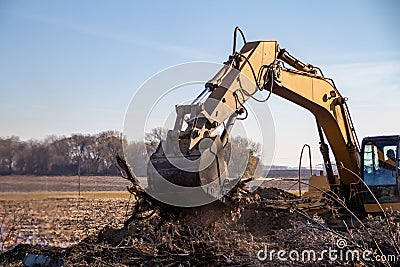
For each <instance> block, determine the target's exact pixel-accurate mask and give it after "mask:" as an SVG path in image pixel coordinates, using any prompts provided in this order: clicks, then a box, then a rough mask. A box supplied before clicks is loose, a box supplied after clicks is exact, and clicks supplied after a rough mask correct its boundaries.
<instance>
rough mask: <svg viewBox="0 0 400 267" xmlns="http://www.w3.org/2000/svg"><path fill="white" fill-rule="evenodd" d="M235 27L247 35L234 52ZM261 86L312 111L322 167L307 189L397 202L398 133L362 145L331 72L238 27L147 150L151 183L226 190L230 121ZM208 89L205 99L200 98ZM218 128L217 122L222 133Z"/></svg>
mask: <svg viewBox="0 0 400 267" xmlns="http://www.w3.org/2000/svg"><path fill="white" fill-rule="evenodd" d="M237 33H240V34H241V36H242V38H243V42H244V45H243V47H242V48H241V49H240V51H239V52H237V51H236V39H237ZM262 90H265V91H267V92H268V94H269V95H271V94H275V95H277V96H280V97H282V98H284V99H286V100H288V101H291V102H293V103H295V104H297V105H299V106H301V107H303V108H305V109H307V110H309V111H310V112H311V113H312V114H313V115H314V116H315V119H316V126H317V130H318V134H319V138H320V140H319V142H320V151H321V154H322V157H323V160H324V167H325V174H324V173H322V172H321V173H320V174H319V175H314V176H312V177H310V180H309V192H308V193H309V194H312V193H313V192H314V193H315V192H321V191H325V190H331V191H332V192H335V193H337V194H338V195H340V197H342V198H343V199H345V200H346V204H347V205H349V206H350V207H352V208H359V209H363V210H364V211H365V212H379V211H380V207H379V206H378V204H377V202H379V203H380V205H381V206H382V207H383V208H392V209H393V210H400V157H399V155H400V145H399V144H400V136H399V135H393V136H375V137H366V138H364V139H363V141H362V144H361V146H360V145H359V142H358V138H357V135H356V132H355V129H354V126H353V122H352V119H351V116H350V112H349V108H348V106H347V104H346V100H347V99H346V98H345V97H343V96H342V95H341V93H340V92H339V91H338V89H337V88H336V86H335V83H334V81H333V80H332V79H330V78H327V77H325V76H324V74H323V73H322V71H321V69H320V68H318V67H316V66H313V65H311V64H305V63H303V62H301V61H300V60H298V59H297V58H295V57H293V56H292V55H291V54H289V53H288V52H287V51H286V50H285V49H282V48H280V47H279V45H278V43H277V41H255V42H246V40H245V37H244V34H243V32H242V31H241V30H240V29H239V28H236V29H235V31H234V45H233V52H232V55H230V56H229V59H228V60H227V62H225V63H224V66H223V68H222V69H221V70H220V71H219V72H218V73H217V74H216V75H215V76H214V77H213V78H212V79H211V80H209V81H208V82H207V83H206V84H205V89H204V91H203V92H202V93H201V94H200V96H199V97H198V98H197V99H196V100H195V101H193V103H192V104H190V105H178V106H176V112H177V117H176V122H175V126H174V128H173V129H171V130H170V131H168V134H167V138H166V140H163V141H162V142H160V144H159V146H158V148H157V150H156V151H155V152H154V153H153V154H152V155H151V157H150V161H149V165H148V184H149V188H150V190H152V191H153V193H155V194H170V195H171V196H172V197H179V192H178V191H179V190H177V189H176V188H190V187H199V186H200V187H204V186H206V185H211V184H213V186H212V187H209V188H206V189H204V192H205V194H208V195H212V196H213V197H214V198H215V199H217V198H219V197H221V195H223V194H225V193H226V192H225V191H223V189H222V187H223V186H224V185H225V184H226V183H227V181H229V182H232V180H230V178H229V176H230V175H229V173H228V168H227V166H228V164H229V158H230V153H231V152H230V150H231V149H230V143H229V134H230V132H231V130H232V127H233V125H234V123H235V121H236V120H237V119H240V118H243V117H246V116H247V109H246V107H245V105H244V103H245V102H246V101H248V100H249V99H256V100H257V101H266V100H267V99H268V98H266V99H263V100H260V99H257V98H256V97H255V94H256V93H257V92H258V91H262ZM205 96H206V97H207V98H206V100H205V101H203V102H199V101H198V100H199V99H200V97H203V98H204V97H205ZM217 128H219V129H221V128H222V129H223V130H222V133H220V131H216V129H217ZM219 133H220V134H219ZM294 138H295V136H294ZM206 141H207V142H206ZM330 149H331V150H332V154H333V156H334V159H335V163H336V166H337V174H335V172H334V170H333V167H332V163H331V159H330V151H329V150H330ZM216 181H217V182H216ZM234 182H237V180H234ZM175 185H177V187H175Z"/></svg>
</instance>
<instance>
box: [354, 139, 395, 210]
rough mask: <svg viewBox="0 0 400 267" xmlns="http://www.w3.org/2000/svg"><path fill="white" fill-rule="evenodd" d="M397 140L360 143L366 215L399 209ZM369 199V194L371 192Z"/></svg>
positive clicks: (373, 140)
mask: <svg viewBox="0 0 400 267" xmlns="http://www.w3.org/2000/svg"><path fill="white" fill-rule="evenodd" d="M399 146H400V136H398V135H396V136H377V137H366V138H364V140H363V143H362V169H361V170H362V171H361V175H362V178H363V180H364V182H365V184H366V185H367V186H368V187H369V189H370V190H368V188H366V187H365V189H364V190H363V191H364V208H365V211H366V212H379V211H381V210H380V208H379V206H378V204H377V201H376V200H378V201H379V203H380V204H381V205H382V207H383V208H392V209H394V210H399V208H400V153H399V152H400V147H399ZM370 191H371V192H372V193H373V195H372V194H371V192H370Z"/></svg>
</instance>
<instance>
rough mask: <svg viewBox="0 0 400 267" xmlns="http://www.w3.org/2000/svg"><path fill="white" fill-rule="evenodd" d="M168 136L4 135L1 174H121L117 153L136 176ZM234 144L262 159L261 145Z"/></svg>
mask: <svg viewBox="0 0 400 267" xmlns="http://www.w3.org/2000/svg"><path fill="white" fill-rule="evenodd" d="M165 135H166V130H165V129H162V128H155V129H153V130H152V131H151V132H149V133H147V134H146V135H145V139H144V141H133V142H129V143H128V142H127V141H126V139H124V138H123V136H122V134H121V133H120V132H118V131H104V132H100V133H97V134H73V135H71V136H68V137H66V136H49V137H47V138H45V139H44V140H28V141H22V140H20V138H19V137H17V136H11V137H0V175H38V176H39V175H50V176H51V175H54V176H55V175H66V176H71V175H78V174H80V175H119V171H118V169H117V167H116V160H115V156H116V155H124V156H125V158H126V160H127V161H128V162H129V163H130V164H131V166H132V167H133V168H134V171H135V173H136V175H138V176H146V170H147V158H148V156H147V155H150V153H152V152H153V151H155V149H156V148H157V145H158V143H159V141H160V140H161V139H163V138H165ZM232 143H233V144H234V145H233V146H232V147H233V150H232V152H233V151H234V154H233V155H238V154H239V153H240V154H241V153H249V156H250V161H249V163H250V165H254V164H255V163H256V162H257V161H258V160H257V158H258V157H259V154H260V146H259V144H257V143H255V142H253V141H251V140H248V139H245V138H241V137H236V138H232ZM123 148H124V151H123ZM123 152H124V153H123ZM232 158H233V160H234V159H235V158H236V156H234V157H232ZM253 167H254V166H249V170H250V169H251V168H253ZM249 170H246V171H247V172H248V171H249Z"/></svg>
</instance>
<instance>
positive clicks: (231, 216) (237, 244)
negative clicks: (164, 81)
mask: <svg viewBox="0 0 400 267" xmlns="http://www.w3.org/2000/svg"><path fill="white" fill-rule="evenodd" d="M99 179H101V178H99ZM115 179H116V181H118V182H120V180H121V178H115ZM89 180H90V179H88V181H89ZM122 181H123V180H122ZM109 182H110V181H109ZM54 188H56V187H54ZM130 190H131V191H132V190H133V188H131V189H130ZM235 190H236V191H234V192H232V193H231V194H230V195H229V196H228V197H229V199H226V200H229V201H224V203H215V204H210V205H208V206H205V207H202V208H200V209H199V208H197V209H170V208H166V207H165V206H157V204H155V203H151V204H149V205H147V206H146V208H147V210H146V209H145V210H144V213H145V214H149V213H150V212H152V211H154V213H153V215H152V216H150V217H148V218H146V219H138V218H139V214H136V215H137V216H136V217H135V216H134V217H133V218H134V219H133V220H132V222H131V223H130V224H129V225H125V227H124V222H125V220H126V219H127V216H126V214H127V204H128V201H129V194H127V193H121V192H107V193H105V192H85V193H83V195H82V197H81V198H78V197H76V193H75V195H71V193H68V192H64V193H57V194H54V193H34V192H33V193H25V194H17V195H20V196H21V195H22V197H19V198H18V197H15V195H14V197H11V195H10V194H8V195H7V194H2V196H0V199H2V200H0V212H1V213H0V214H1V215H0V223H1V224H2V226H3V227H4V233H3V235H2V241H3V246H4V248H6V249H11V248H12V249H11V250H8V251H5V252H4V253H3V254H0V263H3V265H4V266H22V260H23V259H24V257H25V255H26V254H27V253H33V254H36V255H47V256H51V257H53V258H59V259H63V260H64V262H65V266H137V265H143V266H160V265H163V266H179V264H181V266H206V265H213V266H238V265H240V266H257V265H267V266H309V265H314V266H338V265H341V266H354V264H355V262H353V261H330V260H329V259H327V258H324V259H322V260H321V261H317V262H314V261H307V260H306V261H292V262H290V261H288V262H286V261H279V260H277V259H276V257H275V259H274V261H269V260H266V261H260V260H259V259H257V253H258V251H259V250H260V249H264V248H265V246H267V248H268V251H272V250H276V251H277V250H281V249H284V250H286V251H290V250H294V249H296V250H298V251H302V250H312V249H313V250H316V251H321V250H323V249H328V248H336V241H337V240H338V239H339V238H343V239H345V240H346V241H347V244H348V247H349V248H351V249H356V250H358V251H360V252H362V251H363V250H365V249H372V250H373V251H374V253H375V254H376V255H380V254H385V255H399V246H398V244H399V243H400V237H399V234H400V225H399V222H400V216H399V215H398V214H397V213H390V212H389V213H388V218H384V217H368V218H364V219H362V223H363V224H364V225H363V226H359V225H357V227H353V226H352V225H351V223H348V225H347V227H348V229H346V225H343V224H341V228H340V229H338V228H335V227H333V226H334V225H332V224H331V222H332V221H335V222H340V221H341V220H345V221H346V222H351V221H352V220H349V218H344V217H342V218H336V220H333V217H334V216H333V213H334V212H335V210H332V211H330V212H327V213H326V214H324V215H321V216H313V214H312V213H308V214H307V213H304V212H303V211H302V210H299V209H296V208H293V207H292V208H288V206H286V207H285V208H281V209H277V208H274V207H272V206H271V203H275V202H277V201H283V200H287V201H289V203H290V201H297V200H298V198H297V196H295V195H292V194H290V193H287V192H285V191H283V190H280V189H274V188H264V189H258V190H256V191H255V192H252V193H249V192H245V191H243V190H242V189H240V188H236V189H235ZM133 193H135V194H139V195H140V194H141V192H133ZM49 194H50V195H49ZM133 199H134V198H132V199H131V200H130V202H129V204H130V206H129V207H128V210H129V211H132V209H133V207H134V206H135V204H137V203H139V202H136V203H135V202H134V201H133ZM154 204H155V205H154ZM289 207H290V205H289ZM332 212H333V213H332ZM353 221H354V220H353ZM335 226H336V225H335ZM4 241H5V242H4ZM17 244H19V245H17ZM362 264H364V265H365V266H376V265H382V266H385V265H386V266H396V264H397V262H384V263H377V262H373V263H372V262H363V263H362ZM360 266H361V265H360Z"/></svg>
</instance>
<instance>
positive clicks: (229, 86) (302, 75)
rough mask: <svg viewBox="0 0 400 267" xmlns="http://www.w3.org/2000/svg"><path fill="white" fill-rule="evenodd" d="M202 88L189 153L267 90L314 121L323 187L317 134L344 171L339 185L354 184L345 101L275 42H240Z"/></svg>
mask: <svg viewBox="0 0 400 267" xmlns="http://www.w3.org/2000/svg"><path fill="white" fill-rule="evenodd" d="M286 64H287V65H288V66H290V67H286ZM249 81H251V82H249ZM206 87H207V88H209V90H211V94H210V95H209V97H208V99H207V100H206V101H205V103H204V109H203V110H202V111H201V114H200V115H201V116H197V118H198V119H197V120H196V122H195V124H194V125H192V126H191V128H190V131H191V137H190V146H189V149H191V148H193V147H195V145H196V144H197V143H198V142H199V140H201V139H203V138H204V137H207V136H210V134H211V133H212V132H213V131H214V130H215V129H216V128H217V127H218V126H219V125H220V124H221V123H223V122H224V121H225V120H226V119H228V118H229V117H230V116H232V115H233V116H236V115H237V114H241V113H243V108H244V106H243V104H244V103H245V102H246V101H247V100H248V99H249V98H250V97H252V96H253V95H254V94H255V93H256V92H257V91H259V90H267V91H270V92H271V93H273V94H275V95H278V96H280V97H283V98H284V99H287V100H288V101H290V102H293V103H295V104H297V105H299V106H301V107H303V108H305V109H307V110H309V111H310V112H311V113H312V114H313V115H314V116H315V118H316V121H317V127H318V130H319V132H320V138H321V152H322V154H323V157H324V161H325V165H326V169H327V174H328V179H329V182H330V183H331V184H333V183H335V179H334V177H333V172H332V167H331V166H330V160H329V151H328V146H327V145H326V144H325V141H324V137H323V135H322V132H321V129H322V131H323V132H324V134H325V136H326V139H327V141H328V143H329V145H330V147H331V149H332V152H333V155H334V157H335V159H336V164H337V166H343V167H345V168H338V172H339V176H340V181H341V183H342V184H344V185H349V184H351V183H356V182H357V181H358V178H357V177H355V176H354V175H353V174H351V172H354V173H356V174H359V173H360V172H359V171H360V170H359V160H358V157H359V155H358V153H359V152H358V147H357V145H358V144H357V140H356V136H355V133H354V128H353V126H352V123H351V118H350V115H349V111H348V109H347V106H346V99H345V98H344V97H343V96H341V94H340V93H339V91H338V90H337V89H336V87H335V85H334V83H333V81H332V80H330V79H327V78H325V77H324V76H323V75H322V73H321V71H319V70H318V68H316V67H314V66H312V65H306V64H304V63H302V62H301V61H299V60H297V59H296V58H294V57H292V56H291V55H290V54H289V53H288V52H287V51H286V50H284V49H280V48H279V45H278V44H277V42H276V41H257V42H248V43H245V45H244V46H243V48H242V49H241V50H240V52H238V53H237V52H236V53H234V54H233V55H232V56H231V57H230V59H229V61H228V62H227V63H226V65H225V66H224V67H223V68H222V69H221V71H220V72H218V73H217V74H216V75H215V77H214V78H212V79H211V80H210V81H209V82H207V83H206ZM227 134H228V133H225V135H227ZM223 135H224V134H223ZM346 169H348V170H350V171H351V172H349V171H348V170H346Z"/></svg>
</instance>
